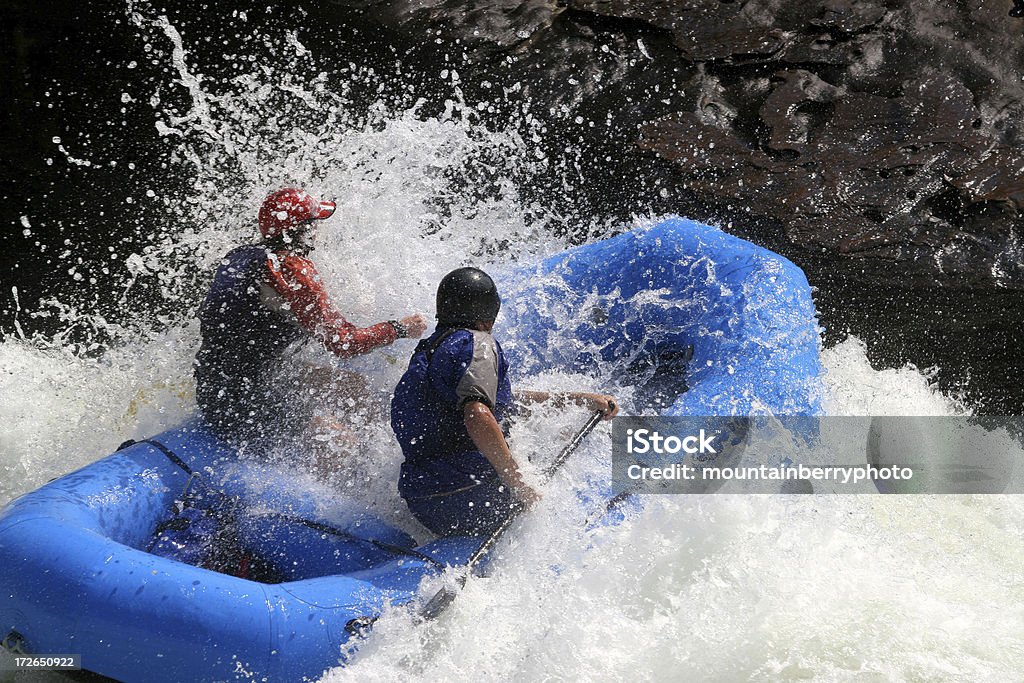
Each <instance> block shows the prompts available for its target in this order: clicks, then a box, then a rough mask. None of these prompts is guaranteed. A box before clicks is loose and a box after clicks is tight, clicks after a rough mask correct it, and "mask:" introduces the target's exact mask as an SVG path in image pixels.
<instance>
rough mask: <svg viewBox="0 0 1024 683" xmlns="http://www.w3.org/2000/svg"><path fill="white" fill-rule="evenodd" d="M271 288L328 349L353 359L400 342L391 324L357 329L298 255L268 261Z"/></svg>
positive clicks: (308, 264) (313, 271)
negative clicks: (338, 308) (334, 303)
mask: <svg viewBox="0 0 1024 683" xmlns="http://www.w3.org/2000/svg"><path fill="white" fill-rule="evenodd" d="M267 269H268V271H269V277H270V284H271V286H272V287H273V288H274V290H275V291H276V292H277V293H278V294H280V295H281V296H282V297H283V298H284V300H285V302H286V303H287V305H288V307H289V308H290V309H291V311H292V313H294V314H295V318H296V319H297V320H298V321H299V324H300V325H302V326H303V327H304V328H305V329H307V330H308V331H309V332H310V333H311V334H312V335H313V336H314V337H315V338H316V339H318V340H319V341H320V343H322V344H323V345H324V346H325V347H327V349H329V350H330V351H331V352H332V353H334V354H335V355H337V356H340V357H341V358H351V357H353V356H358V355H360V354H364V353H369V352H370V351H372V350H374V349H376V348H378V347H380V346H386V345H387V344H390V343H391V342H393V341H395V339H397V338H398V334H397V332H396V331H395V328H394V326H393V325H391V323H378V324H376V325H373V326H372V327H364V328H360V327H356V326H355V325H353V324H352V323H350V322H349V321H347V320H345V318H344V316H342V315H341V313H339V312H338V310H337V309H336V308H334V306H332V305H331V302H330V300H329V299H328V298H327V291H326V290H325V289H324V286H323V283H322V281H321V278H320V274H319V273H318V272H317V270H316V266H314V265H313V262H312V261H310V260H309V259H305V258H302V257H301V256H296V255H294V254H286V255H277V256H273V257H271V258H269V259H268V260H267Z"/></svg>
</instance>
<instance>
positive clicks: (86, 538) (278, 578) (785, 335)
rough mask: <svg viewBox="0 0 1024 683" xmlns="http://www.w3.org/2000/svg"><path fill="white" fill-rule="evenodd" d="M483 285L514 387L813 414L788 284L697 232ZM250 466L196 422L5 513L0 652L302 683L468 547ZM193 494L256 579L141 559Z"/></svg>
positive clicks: (130, 676) (718, 239)
mask: <svg viewBox="0 0 1024 683" xmlns="http://www.w3.org/2000/svg"><path fill="white" fill-rule="evenodd" d="M502 287H503V290H504V292H505V300H506V306H505V313H504V315H505V319H504V321H503V322H501V321H499V322H500V325H501V331H500V332H499V334H500V335H501V337H502V339H504V340H507V342H506V346H507V348H508V349H509V351H510V355H511V356H512V358H513V359H514V360H513V362H514V364H515V365H516V366H518V374H519V375H520V376H529V375H530V374H533V373H536V372H539V371H542V370H546V369H551V368H560V369H568V370H572V371H583V372H591V373H593V372H595V371H598V370H600V371H601V372H609V371H611V372H623V373H626V372H629V373H636V376H637V377H638V378H639V380H640V381H646V382H649V383H650V384H651V385H652V387H654V386H655V385H656V387H655V388H656V389H657V391H655V392H654V393H655V394H657V396H658V397H660V398H659V399H658V401H660V402H658V403H656V404H652V405H658V406H660V408H659V410H660V412H663V413H665V414H673V415H742V414H747V413H751V412H768V413H774V414H803V415H807V414H817V413H818V412H819V405H818V398H817V391H816V386H817V379H818V376H819V374H820V367H819V361H818V335H817V324H816V321H815V317H814V309H813V305H812V303H811V297H810V289H809V287H808V286H807V282H806V280H805V278H804V276H803V274H802V273H801V272H800V271H799V269H797V268H796V267H795V266H793V265H792V264H791V263H789V262H788V261H786V260H785V259H783V258H781V257H779V256H778V255H775V254H772V253H771V252H768V251H766V250H764V249H761V248H759V247H756V246H754V245H752V244H750V243H748V242H745V241H743V240H740V239H737V238H735V237H731V236H729V235H727V234H725V233H723V232H721V231H720V230H718V229H716V228H712V227H709V226H706V225H701V224H698V223H693V222H691V221H686V220H682V219H671V220H668V221H665V222H663V223H660V224H658V225H656V226H653V227H651V228H647V229H638V230H635V231H632V232H629V233H625V234H622V235H619V236H618V237H615V238H613V239H609V240H606V241H604V242H599V243H596V244H591V245H587V246H583V247H580V248H577V249H573V250H570V251H567V252H565V253H562V254H559V255H556V256H553V257H551V258H549V259H547V260H546V261H544V262H543V263H541V264H539V265H538V266H536V267H533V268H529V269H525V270H522V271H519V272H518V273H515V274H514V275H512V276H510V277H509V278H505V280H504V282H503V283H502ZM691 348H692V359H690V360H688V362H686V360H685V359H689V358H690V353H691ZM681 358H682V359H684V360H683V361H680V359H681ZM609 368H610V370H609ZM666 368H668V370H666ZM686 388H688V391H685V389H686ZM251 467H252V466H251V465H249V464H247V463H246V462H244V461H240V460H239V459H238V458H237V457H236V454H235V453H233V452H231V451H230V450H228V449H227V448H225V447H224V446H223V445H222V444H220V443H218V442H217V441H216V440H215V439H214V438H213V437H211V436H210V435H209V434H208V433H207V432H206V431H205V430H204V428H203V426H202V424H201V423H200V422H198V421H195V422H191V423H188V424H186V425H183V426H181V427H179V428H176V429H173V430H170V431H168V432H165V433H163V434H161V435H159V436H157V437H154V438H153V439H151V440H147V441H143V442H139V443H135V444H132V445H128V446H127V447H125V448H123V449H121V450H119V451H118V452H116V453H114V454H113V455H110V456H108V457H106V458H104V459H102V460H99V461H97V462H95V463H93V464H91V465H89V466H87V467H85V468H83V469H81V470H79V471H77V472H74V473H71V474H68V475H66V476H64V477H62V478H60V479H58V480H56V481H54V482H51V483H50V484H47V485H46V486H44V487H42V488H41V489H39V490H37V491H34V492H32V493H29V494H26V495H24V496H22V497H21V498H19V499H17V500H15V501H14V502H12V503H11V504H10V505H8V506H7V508H6V509H4V510H3V512H2V513H0V637H4V642H5V643H6V645H7V646H8V647H16V648H19V649H20V650H22V651H25V652H28V653H47V654H80V655H81V656H82V664H83V666H84V667H85V668H86V669H89V670H91V671H95V672H98V673H101V674H104V675H106V676H109V677H112V678H115V679H118V680H122V681H210V680H236V679H237V680H268V681H300V680H305V679H313V680H315V679H316V678H318V677H319V676H320V675H321V674H322V673H323V672H324V671H325V670H326V669H328V668H330V667H332V666H337V665H338V664H339V663H343V661H344V659H345V657H346V656H348V655H347V654H346V650H345V647H346V645H347V644H350V641H352V639H353V637H354V633H355V632H356V629H355V628H353V626H354V624H356V623H358V622H357V621H356V620H359V619H360V618H365V617H374V616H377V615H379V614H380V613H381V611H382V610H383V609H384V607H385V605H387V604H392V605H394V604H398V605H401V604H406V603H410V602H413V601H414V600H416V599H417V597H418V596H417V593H418V590H419V587H420V584H421V581H422V580H423V579H424V578H425V577H428V576H436V575H438V574H439V573H440V572H441V571H443V569H444V568H445V567H447V566H458V565H460V564H463V563H465V562H466V560H467V558H468V557H469V556H470V555H471V554H472V552H473V551H474V550H476V548H477V547H478V545H479V543H480V539H476V538H465V537H460V538H450V539H442V540H436V541H433V542H430V543H427V544H425V545H421V546H416V545H415V543H414V541H413V539H412V538H410V537H409V536H408V535H406V534H405V533H403V532H402V531H400V530H398V529H396V528H394V527H392V526H389V525H387V524H385V523H383V522H382V521H380V520H379V519H376V518H374V517H373V516H370V515H354V516H350V517H349V518H347V520H346V522H345V523H344V524H343V525H340V526H339V525H338V524H337V523H336V522H332V521H331V520H327V519H323V518H321V517H319V516H318V514H317V511H316V509H315V507H314V506H313V504H312V503H310V502H309V501H308V500H307V498H306V497H304V496H303V495H302V494H301V491H299V492H295V491H289V490H287V489H284V490H282V489H278V488H276V487H269V488H268V487H262V488H261V487H253V486H251V485H249V484H248V483H247V482H250V481H251V480H252V476H250V475H251V474H252V473H251V472H249V469H251ZM196 478H199V479H200V480H201V482H202V486H204V487H206V488H208V489H210V490H211V491H212V493H211V494H210V495H209V496H207V500H214V501H216V500H221V501H223V500H231V501H235V506H236V507H235V509H234V510H233V515H234V518H235V525H234V527H233V534H234V537H233V539H232V542H233V543H234V544H236V545H237V547H238V549H239V550H240V552H242V553H244V554H247V555H249V554H251V555H252V556H255V557H259V558H261V560H262V561H263V562H265V563H266V565H267V567H266V569H268V570H269V574H268V575H272V576H273V577H274V578H273V579H272V580H269V579H267V578H265V577H264V578H263V580H262V581H257V580H253V579H252V578H240V577H239V576H230V575H227V574H224V573H219V572H216V571H211V570H208V569H203V568H200V567H198V566H192V565H190V564H186V563H184V562H180V561H176V560H174V559H169V558H168V557H165V556H162V555H163V554H162V553H157V552H154V547H155V546H154V543H157V545H159V539H158V538H157V537H158V536H159V533H158V530H159V529H160V528H161V525H162V524H164V523H166V521H167V519H168V518H169V517H172V516H173V514H174V511H175V504H176V501H177V500H179V499H180V498H181V497H182V495H183V492H184V491H187V490H188V489H189V487H190V486H194V485H195V484H194V482H195V479H196Z"/></svg>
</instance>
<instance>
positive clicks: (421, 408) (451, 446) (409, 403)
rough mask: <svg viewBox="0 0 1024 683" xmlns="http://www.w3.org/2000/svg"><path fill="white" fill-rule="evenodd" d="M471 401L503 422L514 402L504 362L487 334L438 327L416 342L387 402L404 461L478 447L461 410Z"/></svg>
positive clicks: (424, 461)
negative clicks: (481, 405) (403, 371)
mask: <svg viewBox="0 0 1024 683" xmlns="http://www.w3.org/2000/svg"><path fill="white" fill-rule="evenodd" d="M469 401H480V402H482V403H485V404H486V405H487V406H488V407H489V408H490V409H491V411H492V412H493V413H494V417H495V418H496V419H497V420H498V422H499V423H501V421H502V420H503V419H504V417H505V415H506V413H507V412H508V409H509V406H511V404H512V385H511V382H510V381H509V378H508V361H507V360H506V359H505V354H504V352H503V351H502V350H501V346H500V345H499V344H498V342H497V341H496V340H495V339H494V337H492V336H491V335H490V334H489V333H487V332H479V331H474V330H466V329H453V328H439V329H437V330H435V331H434V333H433V334H432V335H430V337H428V338H426V339H424V340H422V341H421V342H420V343H419V344H418V345H417V346H416V351H415V352H414V353H413V356H412V360H410V361H409V369H408V370H406V372H405V374H404V375H403V376H402V380H401V381H400V382H399V383H398V386H397V387H396V388H395V397H394V399H392V402H391V427H392V429H394V432H395V436H396V437H397V438H398V442H399V444H401V446H402V452H403V453H404V454H405V462H406V465H411V466H428V465H430V463H431V462H432V461H436V460H438V459H442V458H445V457H447V456H451V455H455V454H459V453H464V452H466V451H475V450H476V446H475V445H473V440H472V439H471V438H470V436H469V432H468V431H467V430H466V426H465V422H464V418H463V412H462V411H463V406H464V405H465V404H466V403H467V402H469Z"/></svg>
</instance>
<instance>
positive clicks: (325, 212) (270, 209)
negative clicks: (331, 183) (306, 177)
mask: <svg viewBox="0 0 1024 683" xmlns="http://www.w3.org/2000/svg"><path fill="white" fill-rule="evenodd" d="M334 209H335V204H334V202H321V201H317V200H316V199H314V198H313V195H311V194H309V193H308V192H306V191H305V190H300V189H298V188H296V187H286V188H285V189H283V190H278V191H277V192H271V193H270V194H269V195H268V196H267V198H266V199H264V200H263V206H261V207H260V219H259V220H260V232H261V233H263V237H264V238H266V239H270V238H271V237H278V236H279V235H283V234H284V233H285V232H287V231H289V230H294V229H295V228H297V227H299V226H301V225H302V224H304V223H307V222H309V221H314V220H320V219H323V218H330V217H331V214H333V213H334Z"/></svg>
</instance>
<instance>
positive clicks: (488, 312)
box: [437, 268, 501, 327]
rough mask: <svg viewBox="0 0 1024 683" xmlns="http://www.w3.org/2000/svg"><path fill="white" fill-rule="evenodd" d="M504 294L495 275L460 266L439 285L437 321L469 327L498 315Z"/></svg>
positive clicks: (441, 323) (448, 325) (443, 323)
mask: <svg viewBox="0 0 1024 683" xmlns="http://www.w3.org/2000/svg"><path fill="white" fill-rule="evenodd" d="M500 309H501V297H500V296H498V288H497V287H496V286H495V285H494V280H492V279H491V276H490V275H488V274H487V273H485V272H484V271H482V270H480V269H479V268H456V269H455V270H453V271H452V272H450V273H448V274H447V275H445V276H444V277H443V278H442V279H441V284H439V285H438V286H437V321H438V323H439V324H440V325H441V326H444V327H461V326H469V325H472V324H473V323H475V322H476V321H478V320H483V321H487V322H489V321H491V320H494V319H495V318H497V317H498V311H499V310H500Z"/></svg>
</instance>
